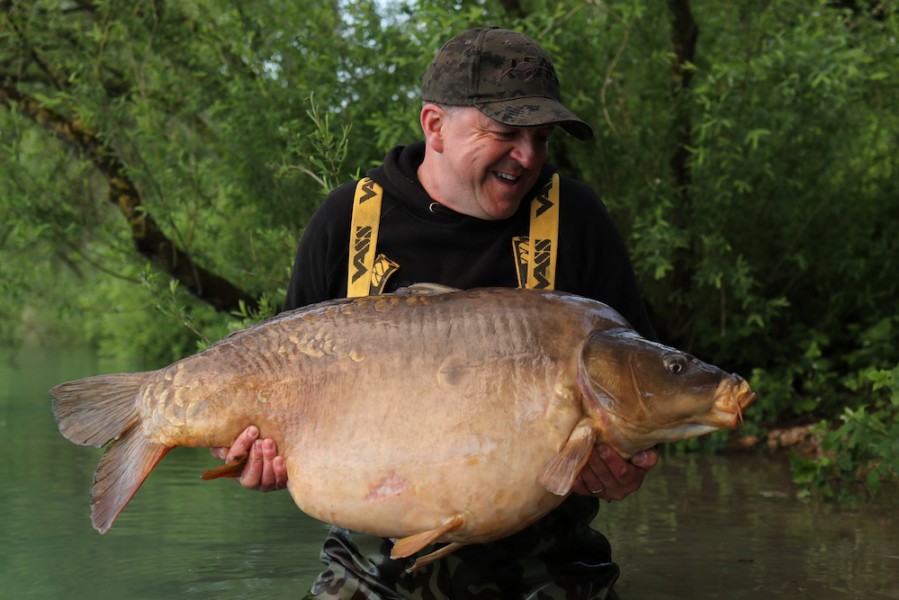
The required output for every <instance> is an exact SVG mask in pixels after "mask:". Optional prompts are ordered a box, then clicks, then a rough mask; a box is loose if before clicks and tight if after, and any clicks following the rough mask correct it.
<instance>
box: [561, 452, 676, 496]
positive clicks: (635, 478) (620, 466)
mask: <svg viewBox="0 0 899 600" xmlns="http://www.w3.org/2000/svg"><path fill="white" fill-rule="evenodd" d="M657 462H659V455H658V454H657V453H656V451H655V450H644V451H643V452H640V453H638V454H636V455H634V457H633V458H631V460H630V461H627V460H624V459H623V458H621V456H619V455H618V453H617V452H615V451H614V450H612V449H611V448H610V447H609V446H606V445H605V444H600V445H599V446H597V447H596V448H595V449H594V450H593V453H592V454H591V455H590V458H589V460H587V464H586V465H585V466H584V468H583V470H582V471H581V473H580V475H578V478H577V481H575V482H574V486H573V487H572V490H573V491H574V492H575V493H576V494H580V495H582V496H595V497H597V498H602V499H604V500H624V499H625V498H626V497H627V496H629V495H630V494H632V493H633V492H636V491H637V490H638V489H640V486H641V485H642V484H643V478H644V477H645V476H646V472H647V471H648V470H649V469H651V468H653V467H654V466H655V465H656V463H657Z"/></svg>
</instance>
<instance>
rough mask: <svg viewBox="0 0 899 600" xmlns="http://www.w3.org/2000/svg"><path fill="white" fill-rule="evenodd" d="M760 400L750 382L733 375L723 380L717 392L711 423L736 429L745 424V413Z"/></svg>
mask: <svg viewBox="0 0 899 600" xmlns="http://www.w3.org/2000/svg"><path fill="white" fill-rule="evenodd" d="M756 398H758V394H756V393H755V392H754V391H752V389H751V388H750V387H749V382H748V381H746V380H745V379H743V378H742V377H740V376H739V375H737V374H736V373H731V374H730V376H728V377H725V378H723V379H722V380H721V381H720V382H719V383H718V387H717V389H716V390H715V400H714V402H713V404H712V416H713V418H712V419H710V421H713V422H715V423H720V424H722V425H724V426H726V427H736V426H737V424H738V423H739V424H740V425H742V424H743V411H744V410H746V408H747V407H748V406H749V405H750V404H752V403H753V402H755V400H756Z"/></svg>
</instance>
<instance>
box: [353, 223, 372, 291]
mask: <svg viewBox="0 0 899 600" xmlns="http://www.w3.org/2000/svg"><path fill="white" fill-rule="evenodd" d="M370 248H371V227H369V226H368V225H365V226H363V227H357V228H356V231H355V232H354V233H353V251H354V252H353V281H354V282H355V281H358V280H359V278H360V277H362V276H363V275H365V274H366V273H368V269H366V268H365V255H366V254H368V251H369V249H370Z"/></svg>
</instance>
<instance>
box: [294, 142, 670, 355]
mask: <svg viewBox="0 0 899 600" xmlns="http://www.w3.org/2000/svg"><path fill="white" fill-rule="evenodd" d="M424 148H425V146H424V142H418V143H415V144H411V145H409V146H396V147H394V148H393V149H391V150H390V152H388V153H387V156H386V157H385V159H384V163H383V164H382V165H380V166H378V167H374V168H372V169H370V170H369V171H368V173H367V175H368V176H369V177H370V178H372V179H373V180H374V181H375V182H377V183H378V184H379V185H381V187H383V188H384V197H383V201H382V208H381V222H380V232H379V234H378V242H377V253H379V254H384V255H386V256H387V257H388V258H390V259H391V260H392V261H394V262H396V263H398V264H399V270H398V271H396V273H394V274H393V275H392V277H391V279H390V280H389V281H388V283H387V287H386V288H385V291H388V292H390V291H395V290H396V289H397V288H399V287H404V286H406V285H410V284H413V283H439V284H443V285H447V286H451V287H455V288H461V289H470V288H476V287H491V286H500V287H518V278H517V274H516V269H517V267H516V260H515V256H514V253H513V249H512V238H513V237H515V236H526V235H528V227H529V223H530V201H531V199H532V198H533V197H534V196H535V195H536V194H537V193H538V192H539V191H540V190H542V189H543V186H544V185H545V184H546V182H547V181H548V179H549V178H550V177H551V176H552V174H553V172H554V169H553V168H552V167H550V166H548V165H547V166H544V168H543V171H542V172H541V174H540V178H539V179H538V181H537V182H536V184H535V185H534V187H533V188H532V189H531V191H530V192H528V194H527V195H526V196H525V198H524V200H523V201H522V202H521V205H520V206H519V208H518V210H517V211H516V213H515V214H514V215H512V216H511V217H509V218H507V219H501V220H496V221H486V220H483V219H478V218H475V217H469V216H467V215H463V214H459V213H457V212H454V211H452V210H450V209H448V208H445V207H443V206H441V205H440V204H437V203H436V202H434V200H433V199H432V198H431V197H430V196H428V194H427V192H425V190H424V188H423V187H422V186H421V184H420V183H419V182H418V175H417V171H418V166H419V165H420V164H421V162H422V160H423V158H424ZM355 187H356V182H351V183H346V184H344V185H341V186H340V187H338V188H337V189H335V190H334V191H332V192H331V193H330V194H329V195H328V197H327V198H326V199H325V201H324V203H323V204H322V205H321V207H320V208H319V209H318V210H317V211H316V213H315V214H314V215H313V216H312V219H311V220H310V221H309V224H308V227H307V228H306V230H305V232H304V234H303V238H302V240H300V245H299V249H298V250H297V255H296V260H295V262H294V266H293V273H292V275H291V280H290V285H289V286H288V289H287V299H286V301H285V304H284V309H285V310H289V309H293V308H299V307H301V306H306V305H308V304H314V303H316V302H321V301H324V300H332V299H335V298H343V297H345V296H346V278H347V260H348V256H349V240H350V222H351V219H352V209H353V196H354V192H355ZM559 198H560V217H559V251H558V257H557V265H556V285H555V287H556V289H558V290H561V291H566V292H571V293H574V294H578V295H581V296H586V297H588V298H593V299H595V300H599V301H601V302H605V303H606V304H608V305H610V306H611V307H612V308H614V309H616V310H617V311H618V312H620V313H621V314H622V315H623V316H624V317H625V318H626V319H627V320H628V322H630V323H631V325H632V326H633V327H634V328H635V329H636V330H637V331H638V332H639V333H640V334H642V335H643V336H646V337H649V338H652V337H653V336H654V333H653V329H652V327H651V325H650V322H649V318H648V317H647V314H646V310H645V308H644V304H643V300H642V298H641V295H640V292H639V289H638V287H637V283H636V278H635V276H634V273H633V269H632V267H631V262H630V259H629V257H628V254H627V250H626V248H625V245H624V242H623V241H622V239H621V236H620V234H619V233H618V230H617V229H616V227H615V225H614V223H613V222H612V219H611V218H610V217H609V214H608V213H607V212H606V209H605V207H604V206H603V204H602V202H600V200H599V198H598V197H597V196H596V194H595V193H594V192H593V191H592V190H591V189H590V188H588V187H587V186H585V185H583V184H581V183H579V182H577V181H575V180H573V179H570V178H567V177H564V176H563V177H561V186H560V193H559Z"/></svg>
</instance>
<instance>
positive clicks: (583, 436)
mask: <svg viewBox="0 0 899 600" xmlns="http://www.w3.org/2000/svg"><path fill="white" fill-rule="evenodd" d="M595 442H596V432H595V431H594V430H593V423H592V421H591V420H590V419H588V418H586V417H585V418H583V419H581V420H580V421H579V422H578V424H577V425H576V426H575V427H574V429H573V430H572V432H571V435H570V436H569V437H568V441H567V442H565V445H564V446H563V447H562V451H561V452H559V454H557V455H556V457H555V458H554V459H552V460H551V461H550V462H549V464H548V465H546V468H545V469H543V473H542V474H541V475H540V477H539V478H538V479H537V482H538V483H539V484H540V485H542V486H543V487H545V488H546V489H547V490H549V491H550V492H552V493H553V494H557V495H559V496H564V495H566V494H568V492H570V491H571V487H572V486H573V485H574V480H575V479H576V478H577V476H578V474H579V473H580V472H581V469H583V468H584V465H586V464H587V459H588V458H590V453H591V452H593V444H594V443H595Z"/></svg>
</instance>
